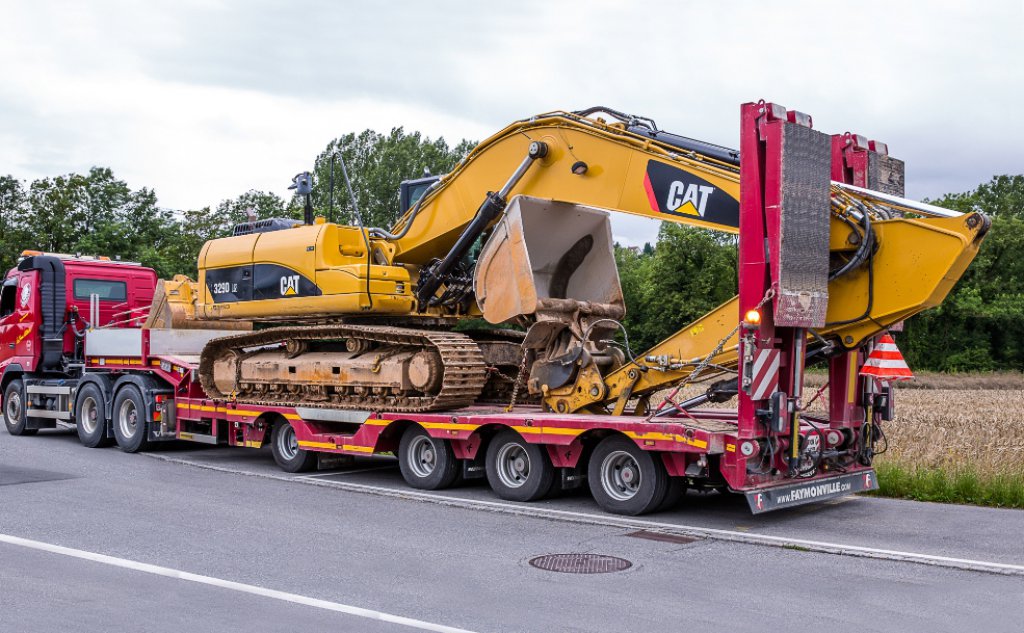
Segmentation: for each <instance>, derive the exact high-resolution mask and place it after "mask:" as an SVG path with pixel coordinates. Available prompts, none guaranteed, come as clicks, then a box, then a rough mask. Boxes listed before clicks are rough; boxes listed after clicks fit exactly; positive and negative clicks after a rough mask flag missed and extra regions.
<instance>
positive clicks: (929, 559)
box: [143, 453, 1024, 576]
mask: <svg viewBox="0 0 1024 633" xmlns="http://www.w3.org/2000/svg"><path fill="white" fill-rule="evenodd" d="M143 454H144V455H147V456H149V457H154V458H156V459H160V460H163V461H167V462H173V463H178V464H184V465H186V466H194V467H196V468H205V469H207V470H215V471H218V472H224V473H232V474H236V475H247V476H251V477H264V478H267V479H278V480H281V481H296V480H300V483H303V484H306V485H314V486H323V487H326V488H340V489H342V490H347V491H349V492H359V493H364V494H372V495H377V496H385V497H396V498H400V499H415V500H418V501H426V502H429V503H437V504H441V505H446V506H453V507H460V508H466V509H482V510H491V511H494V512H503V513H506V514H515V515H520V516H528V517H536V518H542V519H554V520H562V521H569V522H573V523H584V524H588V525H604V526H609V527H621V528H627V529H648V530H650V529H653V530H657V531H661V532H665V533H668V534H680V535H683V536H696V537H700V538H707V539H714V540H719V541H729V542H733V543H745V544H748V545H766V546H770V547H780V548H786V549H800V550H806V551H809V552H816V553H822V554H838V555H844V556H856V557H859V558H873V559H878V560H888V561H901V562H910V563H917V564H921V565H932V566H935V567H946V568H951V569H960V570H964V571H976V572H987V573H995V574H1003V575H1010V576H1024V565H1017V564H1012V563H998V562H993V561H984V560H975V559H970V558H954V557H950V556H938V555H935V554H922V553H919V552H904V551H899V550H889V549H879V548H874V547H864V546H862V545H847V544H844V543H829V542H825V541H814V540H809V539H802V538H791V537H787V536H771V535H767V534H755V533H751V532H740V531H736V530H723V529H718V528H708V527H701V526H697V525H682V524H678V523H663V522H660V521H649V520H646V519H636V518H632V517H626V516H620V515H615V514H594V513H590V512H576V511H572V510H557V509H554V508H545V507H541V506H539V505H536V504H517V503H504V502H501V501H485V500H483V499H467V498H465V497H453V496H449V495H443V494H436V493H432V492H422V491H418V490H411V489H406V488H388V487H386V486H370V485H367V484H357V483H352V482H347V481H337V480H332V481H323V480H322V479H306V478H296V477H289V476H286V475H278V474H271V473H258V472H253V471H245V470H237V469H234V468H225V467H223V466H214V465H210V464H203V463H201V462H193V461H189V460H184V459H178V458H174V457H166V456H164V455H160V454H158V453H143Z"/></svg>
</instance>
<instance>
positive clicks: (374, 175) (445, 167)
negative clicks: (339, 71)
mask: <svg viewBox="0 0 1024 633" xmlns="http://www.w3.org/2000/svg"><path fill="white" fill-rule="evenodd" d="M474 146H475V143H473V142H472V141H467V140H463V141H461V142H460V143H458V144H457V145H456V146H455V147H449V146H448V143H447V142H445V140H444V139H443V138H438V139H436V140H431V139H429V138H427V137H425V136H423V135H421V134H420V133H419V132H412V133H409V134H407V133H406V132H405V130H404V129H403V128H400V127H398V128H394V129H392V130H391V133H390V134H386V135H385V134H379V133H377V132H374V131H373V130H364V131H362V132H360V133H359V134H355V133H349V134H346V135H344V136H342V137H339V138H336V139H334V140H333V141H331V142H330V143H328V144H327V148H326V149H324V151H323V152H321V153H320V155H319V156H318V157H317V159H316V162H315V179H314V189H313V193H314V205H315V208H316V209H317V213H318V214H320V215H328V211H329V209H328V208H329V201H330V193H331V187H330V183H331V163H332V156H333V155H334V154H335V153H336V152H337V153H338V154H340V156H341V158H343V159H344V161H345V166H346V168H347V170H348V175H349V179H350V180H351V181H352V189H353V190H354V192H355V196H356V202H357V203H358V206H359V211H360V212H361V213H362V217H363V222H365V223H366V225H367V226H379V227H385V228H387V227H390V226H391V225H392V224H393V223H394V222H395V220H397V219H398V217H399V216H400V215H401V213H402V212H403V211H404V209H399V200H398V186H399V184H400V183H401V182H402V181H403V180H410V179H414V178H420V177H421V176H423V174H424V170H429V171H430V172H431V173H433V174H443V173H447V172H449V171H451V170H452V168H454V167H455V164H456V163H457V162H458V161H459V160H461V159H462V157H463V156H465V155H466V154H467V153H468V152H469V150H470V149H472V148H473V147H474ZM334 204H335V206H334V209H335V210H334V215H333V217H331V218H329V219H331V220H332V221H336V222H340V223H343V224H353V223H355V214H354V212H353V207H352V201H351V200H350V199H349V195H348V191H347V189H346V187H345V180H344V177H343V175H342V169H341V165H340V164H336V165H335V169H334ZM293 206H295V207H298V208H299V213H300V214H301V203H298V202H296V203H293Z"/></svg>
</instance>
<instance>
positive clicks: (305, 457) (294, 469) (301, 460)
mask: <svg viewBox="0 0 1024 633" xmlns="http://www.w3.org/2000/svg"><path fill="white" fill-rule="evenodd" d="M270 451H271V452H272V453H273V454H274V461H275V462H277V465H278V466H280V467H281V470H283V471H285V472H286V473H305V472H309V471H311V470H316V467H317V463H318V461H319V460H318V456H317V454H316V453H315V452H313V451H306V450H303V449H301V448H299V439H298V438H297V437H296V436H295V427H293V426H292V425H291V423H289V422H285V421H281V422H278V423H277V424H275V425H274V432H273V433H272V434H271V437H270Z"/></svg>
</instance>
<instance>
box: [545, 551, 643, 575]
mask: <svg viewBox="0 0 1024 633" xmlns="http://www.w3.org/2000/svg"><path fill="white" fill-rule="evenodd" d="M530 565H532V566H533V567H536V568H537V569H543V570H544V571H557V572H560V573H563V574H608V573H611V572H616V571H625V570H627V569H629V568H630V567H632V566H633V563H631V562H629V561H628V560H626V559H625V558H617V557H615V556H605V555H603V554H545V555H544V556H537V557H536V558H531V559H530Z"/></svg>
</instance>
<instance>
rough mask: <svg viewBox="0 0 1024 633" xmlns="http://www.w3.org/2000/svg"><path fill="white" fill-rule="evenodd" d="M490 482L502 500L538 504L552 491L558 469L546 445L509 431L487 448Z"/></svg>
mask: <svg viewBox="0 0 1024 633" xmlns="http://www.w3.org/2000/svg"><path fill="white" fill-rule="evenodd" d="M487 482H488V483H489V484H491V489H493V490H494V493H495V494H497V495H498V496H499V497H501V498H502V499H507V500H508V501H536V500H537V499H543V498H544V497H546V496H547V495H548V494H549V493H550V492H551V487H552V486H553V485H554V483H555V467H554V466H552V465H551V459H550V458H549V457H548V454H547V451H545V450H544V447H543V446H540V445H538V444H530V443H529V442H527V441H526V440H524V439H523V437H522V436H521V435H519V434H518V433H516V432H515V431H513V430H512V429H506V430H504V431H502V432H500V433H498V434H497V435H495V436H494V438H493V439H492V440H491V441H490V443H489V444H488V445H487Z"/></svg>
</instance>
